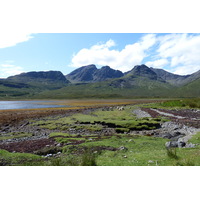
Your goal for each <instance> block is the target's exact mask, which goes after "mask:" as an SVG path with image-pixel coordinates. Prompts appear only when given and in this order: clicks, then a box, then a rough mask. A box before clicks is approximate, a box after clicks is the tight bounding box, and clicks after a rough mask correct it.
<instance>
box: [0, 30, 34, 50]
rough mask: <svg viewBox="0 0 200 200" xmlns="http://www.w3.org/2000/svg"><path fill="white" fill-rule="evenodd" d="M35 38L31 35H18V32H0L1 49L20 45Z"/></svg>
mask: <svg viewBox="0 0 200 200" xmlns="http://www.w3.org/2000/svg"><path fill="white" fill-rule="evenodd" d="M31 38H33V35H31V34H30V33H18V32H15V31H14V32H9V33H8V32H3V31H2V32H1V31H0V48H6V47H11V46H15V45H16V44H18V43H21V42H26V41H28V40H30V39H31Z"/></svg>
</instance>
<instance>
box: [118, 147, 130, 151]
mask: <svg viewBox="0 0 200 200" xmlns="http://www.w3.org/2000/svg"><path fill="white" fill-rule="evenodd" d="M118 150H120V151H122V150H128V148H126V147H124V146H121V147H119V148H118Z"/></svg>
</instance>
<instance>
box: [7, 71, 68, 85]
mask: <svg viewBox="0 0 200 200" xmlns="http://www.w3.org/2000/svg"><path fill="white" fill-rule="evenodd" d="M7 81H12V82H16V83H26V84H29V85H31V86H35V87H38V88H46V89H47V88H48V89H58V88H61V87H63V86H66V84H68V83H69V81H67V80H66V78H65V76H64V75H63V74H62V73H61V72H60V71H48V72H43V71H41V72H27V73H22V74H19V75H15V76H10V77H8V78H7Z"/></svg>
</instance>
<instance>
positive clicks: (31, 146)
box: [0, 138, 55, 153]
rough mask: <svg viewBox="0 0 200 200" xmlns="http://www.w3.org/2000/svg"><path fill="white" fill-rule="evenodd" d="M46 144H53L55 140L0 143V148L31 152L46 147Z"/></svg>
mask: <svg viewBox="0 0 200 200" xmlns="http://www.w3.org/2000/svg"><path fill="white" fill-rule="evenodd" d="M47 145H55V141H54V140H53V139H51V138H50V139H40V140H28V141H23V142H12V143H7V144H1V145H0V149H5V150H7V151H9V152H20V153H32V152H34V151H37V150H39V149H42V148H44V147H46V146H47Z"/></svg>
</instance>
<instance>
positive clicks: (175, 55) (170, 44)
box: [154, 34, 200, 74]
mask: <svg viewBox="0 0 200 200" xmlns="http://www.w3.org/2000/svg"><path fill="white" fill-rule="evenodd" d="M157 40H158V42H159V47H158V49H157V57H159V60H163V59H168V60H170V63H169V67H170V68H169V70H170V71H171V72H174V73H177V74H191V73H193V72H196V71H198V70H199V69H200V35H199V34H197V35H191V34H167V35H164V36H159V37H158V38H157ZM154 62H156V61H154Z"/></svg>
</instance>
